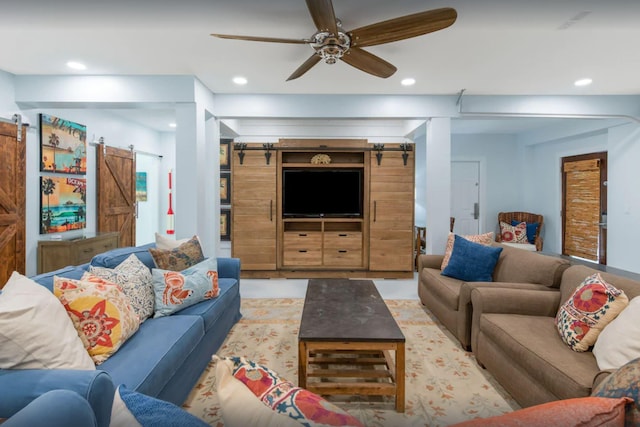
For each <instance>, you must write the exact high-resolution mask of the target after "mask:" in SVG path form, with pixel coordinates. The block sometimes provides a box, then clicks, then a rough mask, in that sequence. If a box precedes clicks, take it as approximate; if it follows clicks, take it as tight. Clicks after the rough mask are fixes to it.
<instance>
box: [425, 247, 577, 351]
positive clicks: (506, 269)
mask: <svg viewBox="0 0 640 427" xmlns="http://www.w3.org/2000/svg"><path fill="white" fill-rule="evenodd" d="M493 245H494V246H498V247H502V248H503V250H502V253H501V254H500V258H499V259H498V263H497V264H496V267H495V270H494V272H493V282H464V281H462V280H458V279H454V278H451V277H447V276H442V275H441V274H440V273H441V270H440V265H441V264H442V259H443V257H444V256H443V255H421V256H420V257H419V258H418V271H419V272H420V273H419V276H418V295H419V297H420V301H421V302H422V304H423V305H424V306H425V307H427V308H428V309H429V310H430V311H431V312H432V313H433V314H434V315H435V316H436V317H437V318H438V320H440V322H442V324H444V326H446V328H447V329H449V331H451V333H452V334H453V335H455V336H456V338H458V340H459V341H460V343H461V345H462V347H463V348H465V349H467V350H469V349H471V348H472V347H473V343H472V337H471V322H472V317H473V316H472V313H473V310H472V304H471V291H472V289H475V288H485V287H486V288H489V289H504V288H507V289H518V290H532V291H544V292H549V293H550V294H559V292H558V287H559V286H560V278H561V277H562V273H563V272H564V271H565V270H566V269H567V268H568V267H569V261H567V260H565V259H561V258H556V257H552V256H547V255H542V254H539V253H535V252H529V251H525V250H522V249H517V248H513V247H509V246H506V245H502V244H500V243H493Z"/></svg>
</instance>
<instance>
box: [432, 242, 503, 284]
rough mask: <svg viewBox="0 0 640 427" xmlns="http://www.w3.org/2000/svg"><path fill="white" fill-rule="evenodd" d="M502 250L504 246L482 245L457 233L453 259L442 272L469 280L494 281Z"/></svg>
mask: <svg viewBox="0 0 640 427" xmlns="http://www.w3.org/2000/svg"><path fill="white" fill-rule="evenodd" d="M500 252H502V248H494V247H492V246H485V245H481V244H479V243H474V242H471V241H469V240H467V239H465V238H464V237H460V236H458V235H456V236H455V240H454V241H453V251H452V252H451V259H449V264H448V265H447V266H446V267H445V269H444V270H443V271H442V273H441V274H442V275H443V276H449V277H453V278H455V279H459V280H465V281H467V282H492V281H493V270H494V268H495V267H496V263H497V262H498V258H499V257H500Z"/></svg>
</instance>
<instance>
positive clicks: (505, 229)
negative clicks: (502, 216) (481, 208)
mask: <svg viewBox="0 0 640 427" xmlns="http://www.w3.org/2000/svg"><path fill="white" fill-rule="evenodd" d="M500 240H502V241H503V242H508V243H529V240H527V223H526V222H521V223H519V224H518V225H511V224H509V223H506V222H504V221H500Z"/></svg>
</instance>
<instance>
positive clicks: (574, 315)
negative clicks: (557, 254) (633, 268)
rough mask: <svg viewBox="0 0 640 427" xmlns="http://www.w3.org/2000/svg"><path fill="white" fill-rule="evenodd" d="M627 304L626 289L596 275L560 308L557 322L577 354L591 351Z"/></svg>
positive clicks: (578, 288) (586, 280) (563, 338)
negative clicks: (602, 333)
mask: <svg viewBox="0 0 640 427" xmlns="http://www.w3.org/2000/svg"><path fill="white" fill-rule="evenodd" d="M627 304H629V298H627V296H626V295H625V293H624V292H623V291H622V290H619V289H617V288H615V287H614V286H613V285H611V284H609V283H607V282H605V280H604V279H603V278H602V276H601V275H600V273H594V274H592V275H591V276H589V277H587V278H586V279H584V280H583V281H582V283H581V284H580V285H579V286H578V287H577V288H576V290H575V291H574V292H573V294H572V295H571V296H570V297H569V299H568V300H567V301H566V302H565V303H564V304H562V306H560V309H559V310H558V313H557V314H556V319H555V322H556V327H557V328H558V332H559V333H560V337H561V338H562V340H563V341H564V342H565V343H566V344H568V345H569V347H571V349H573V350H574V351H587V350H588V349H589V347H590V346H592V345H593V344H595V342H596V340H597V338H598V335H599V334H600V331H602V329H603V328H604V327H605V326H607V324H609V322H611V321H612V320H613V319H615V318H616V316H617V315H618V314H620V312H621V311H622V310H623V309H624V308H625V307H626V306H627Z"/></svg>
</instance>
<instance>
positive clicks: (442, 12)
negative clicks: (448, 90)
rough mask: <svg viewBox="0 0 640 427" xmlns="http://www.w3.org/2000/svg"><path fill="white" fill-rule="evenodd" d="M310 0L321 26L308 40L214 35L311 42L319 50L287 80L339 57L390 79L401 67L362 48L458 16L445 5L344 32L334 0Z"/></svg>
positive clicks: (443, 23)
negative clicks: (335, 10) (320, 63)
mask: <svg viewBox="0 0 640 427" xmlns="http://www.w3.org/2000/svg"><path fill="white" fill-rule="evenodd" d="M306 1H307V7H308V8H309V13H310V14H311V18H313V22H314V24H315V25H316V28H317V31H316V32H315V33H314V34H313V35H312V36H311V37H310V38H308V39H282V38H274V37H254V36H235V35H229V34H211V35H212V36H214V37H219V38H222V39H236V40H248V41H258V42H271V43H294V44H308V45H311V47H312V48H313V49H314V50H315V52H314V54H313V55H311V57H310V58H309V59H307V60H306V61H305V62H304V63H303V64H302V65H301V66H300V67H298V69H297V70H295V71H294V72H293V74H291V75H290V76H289V78H288V79H287V81H289V80H293V79H297V78H298V77H300V76H302V75H303V74H304V73H306V72H307V71H309V70H310V69H311V67H313V66H314V65H316V64H317V63H318V62H320V60H324V62H325V63H327V64H335V63H336V62H337V61H338V60H342V61H344V62H346V63H347V64H349V65H351V66H353V67H355V68H357V69H359V70H362V71H364V72H366V73H369V74H373V75H374V76H377V77H382V78H387V77H390V76H391V75H393V73H395V72H396V70H397V68H396V67H395V66H394V65H393V64H390V63H388V62H387V61H385V60H384V59H382V58H380V57H378V56H376V55H374V54H372V53H369V52H367V51H366V50H364V49H362V48H363V47H367V46H375V45H380V44H384V43H391V42H395V41H399V40H404V39H408V38H411V37H416V36H421V35H423V34H427V33H432V32H434V31H438V30H442V29H444V28H447V27H448V26H450V25H452V24H453V23H454V22H455V21H456V18H457V16H458V14H457V12H456V10H455V9H452V8H448V7H445V8H441V9H433V10H428V11H426V12H419V13H414V14H412V15H406V16H401V17H399V18H394V19H389V20H387V21H382V22H378V23H375V24H371V25H366V26H364V27H360V28H357V29H355V30H351V31H343V29H342V26H341V23H340V21H339V20H338V19H336V17H335V13H334V10H333V4H332V3H331V0H306Z"/></svg>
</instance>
